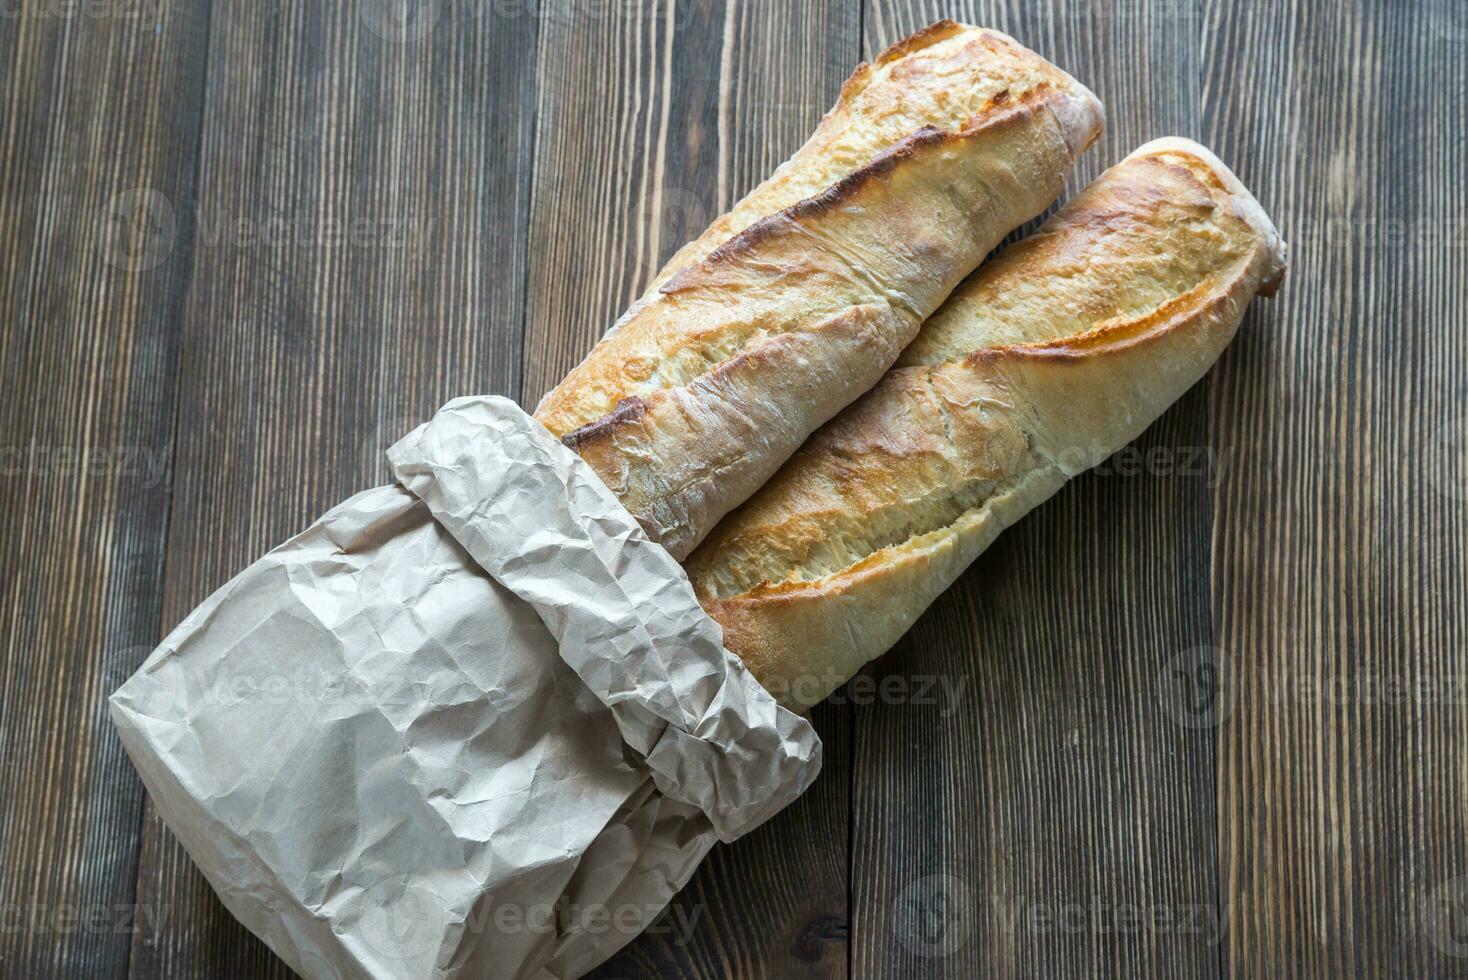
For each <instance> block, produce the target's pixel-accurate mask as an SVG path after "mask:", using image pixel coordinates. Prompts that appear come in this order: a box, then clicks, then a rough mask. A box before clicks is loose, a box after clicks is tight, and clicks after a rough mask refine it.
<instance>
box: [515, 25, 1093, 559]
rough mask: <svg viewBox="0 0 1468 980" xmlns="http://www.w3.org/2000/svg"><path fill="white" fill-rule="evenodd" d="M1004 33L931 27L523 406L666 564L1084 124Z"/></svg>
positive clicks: (885, 360) (752, 483) (877, 368)
mask: <svg viewBox="0 0 1468 980" xmlns="http://www.w3.org/2000/svg"><path fill="white" fill-rule="evenodd" d="M1101 124H1102V122H1101V106H1100V103H1099V102H1098V101H1097V100H1096V98H1095V96H1093V95H1092V94H1091V93H1090V92H1089V91H1087V90H1086V89H1085V88H1084V87H1083V86H1081V85H1080V84H1078V83H1077V82H1075V81H1074V80H1073V79H1071V78H1070V77H1069V76H1068V75H1066V74H1065V73H1064V72H1061V71H1060V70H1059V69H1057V68H1055V67H1054V66H1052V65H1050V64H1049V63H1048V62H1046V61H1045V60H1044V59H1042V58H1040V57H1039V56H1038V55H1036V54H1034V53H1033V52H1031V51H1028V50H1026V49H1024V48H1022V47H1020V46H1019V45H1018V44H1017V43H1016V42H1014V41H1013V40H1012V39H1010V38H1007V37H1005V36H1003V35H1001V34H996V33H994V32H992V31H984V30H979V29H976V28H970V27H963V26H960V25H957V24H952V23H948V22H945V23H942V24H937V25H934V26H933V27H931V28H929V29H928V30H926V31H924V32H921V33H919V34H917V35H915V36H914V37H912V38H909V39H908V40H907V41H904V42H902V43H901V44H899V45H897V46H895V47H893V48H892V49H890V50H888V51H887V52H886V53H884V54H883V55H882V56H881V57H880V58H879V59H878V60H877V62H876V65H875V66H874V67H866V66H863V67H861V68H860V69H858V71H857V72H856V74H855V75H854V76H852V78H851V80H850V81H849V82H847V84H846V86H845V87H844V88H843V90H842V93H841V97H840V101H839V102H838V103H837V105H836V107H835V108H834V109H832V111H831V112H830V113H828V114H827V116H826V117H825V119H824V120H823V121H822V123H821V125H820V127H819V128H818V129H817V130H816V133H815V135H814V136H812V137H811V139H810V141H809V142H807V144H806V145H805V146H804V147H803V148H802V149H801V150H800V151H799V152H798V153H797V154H796V155H795V157H794V158H792V159H791V160H790V161H789V162H788V163H786V164H785V165H784V166H782V167H781V168H780V169H779V171H777V172H776V173H775V175H774V176H772V177H771V178H770V179H769V180H768V181H766V182H765V183H764V184H762V185H761V186H760V187H759V188H758V189H756V190H755V191H754V192H753V193H751V194H750V195H749V197H747V198H745V199H744V200H743V201H741V202H740V203H739V204H738V205H736V206H735V207H734V209H733V210H732V211H730V212H729V213H728V214H726V215H724V216H723V217H722V218H720V219H718V220H717V221H716V222H715V223H714V225H713V226H712V227H711V228H710V229H709V230H708V231H707V232H706V233H705V234H703V235H702V236H700V237H699V238H698V239H697V240H696V241H695V242H692V243H690V244H689V245H688V246H686V247H685V248H684V249H683V250H682V251H681V252H679V253H678V255H677V256H676V257H675V258H674V260H673V261H672V262H670V263H669V265H668V267H667V268H666V269H665V270H664V271H663V272H662V273H661V274H660V275H659V277H658V280H657V283H656V285H655V287H654V288H653V289H652V290H651V291H649V292H648V294H647V295H645V296H644V297H643V298H642V299H640V300H638V301H637V302H636V303H635V304H633V306H632V308H631V309H629V310H628V311H627V313H626V314H624V316H623V317H622V318H621V320H619V321H618V323H617V324H616V326H615V327H614V328H613V330H612V331H611V332H610V333H609V334H608V335H607V336H606V337H604V338H603V339H602V341H601V342H600V343H599V344H597V346H596V348H595V349H594V350H592V352H591V354H590V355H589V356H588V357H587V358H586V360H585V361H584V362H582V364H581V365H580V366H579V367H577V368H576V369H575V370H574V371H572V372H571V373H570V375H568V376H567V378H566V379H565V380H564V381H563V382H562V383H561V384H560V385H559V386H558V387H557V388H556V389H555V390H554V391H552V392H550V394H548V395H547V396H546V397H545V399H544V400H543V401H542V402H541V404H540V406H539V407H538V408H537V409H536V413H535V415H536V418H537V419H538V420H539V421H540V422H541V423H542V424H544V425H545V426H546V428H548V429H549V430H550V431H551V432H552V433H554V434H556V435H557V436H560V437H562V438H563V439H564V441H565V442H566V444H567V445H569V446H571V447H572V448H574V449H576V450H577V452H579V453H580V454H581V455H582V457H583V458H585V459H586V460H587V462H589V463H590V464H591V466H592V468H593V469H595V470H596V471H597V473H598V475H600V476H601V477H602V479H603V480H605V481H606V483H607V485H608V486H609V487H610V488H611V489H612V491H613V492H615V493H616V494H617V495H618V497H619V499H620V500H621V501H622V503H623V504H624V505H626V507H627V508H628V510H630V511H631V512H632V513H633V514H634V515H635V516H636V517H637V518H638V520H639V521H640V522H641V523H642V525H643V526H644V527H645V528H646V529H647V531H648V533H649V535H650V536H652V537H653V538H654V539H655V540H658V541H660V542H661V543H662V544H663V545H664V546H665V547H667V549H668V550H669V551H670V552H672V553H673V554H674V555H675V556H676V557H678V558H683V557H685V556H686V555H687V554H688V553H689V552H690V551H691V550H692V549H693V547H694V545H696V544H697V543H698V542H699V541H700V540H701V539H702V538H703V536H704V535H705V534H706V533H707V532H708V530H709V529H710V528H711V527H713V525H714V524H715V523H716V522H717V521H718V520H719V518H721V517H723V516H724V514H726V513H727V512H728V511H729V510H730V509H732V508H733V507H734V506H736V505H737V504H739V503H740V502H741V501H743V500H744V499H745V498H746V497H748V496H749V495H750V494H751V493H753V492H754V491H755V490H756V489H757V488H758V487H759V486H760V484H762V483H763V482H764V481H765V480H766V479H767V478H768V477H769V476H770V475H771V474H773V473H774V472H775V470H776V469H777V468H778V467H779V466H780V464H781V463H783V462H784V461H785V460H786V459H787V458H788V457H789V455H790V454H791V453H792V452H794V451H795V449H796V448H797V447H798V446H799V445H800V444H801V443H802V442H803V441H804V440H805V439H806V437H807V436H809V435H810V434H811V433H812V432H813V431H815V429H816V428H817V427H819V426H820V425H821V424H822V423H823V422H825V421H826V420H827V419H829V418H830V417H831V416H833V415H834V414H835V413H836V412H837V411H839V410H840V409H841V408H842V407H844V406H845V405H847V404H848V403H849V402H851V401H852V400H853V399H854V398H856V397H857V396H858V395H860V394H861V393H862V392H864V391H866V390H867V389H868V388H870V387H871V386H872V385H873V384H875V383H876V381H877V379H878V378H880V377H881V376H882V373H883V372H884V371H886V369H887V368H888V367H890V366H891V364H892V363H893V361H894V360H895V359H896V357H897V355H898V354H899V353H900V352H901V350H902V348H903V347H904V346H906V344H907V343H908V342H909V341H911V340H912V338H913V337H914V336H915V335H916V333H917V330H918V327H919V326H920V325H921V324H922V321H923V320H924V319H925V318H926V317H927V316H928V315H929V314H931V313H932V312H933V310H935V309H937V307H938V306H939V305H940V304H941V303H942V301H943V300H944V299H945V298H946V297H947V296H948V294H949V292H950V291H952V289H953V288H954V287H955V286H956V285H957V284H958V283H959V282H960V281H961V280H962V279H963V277H964V276H966V275H967V274H968V273H969V272H970V271H972V270H973V268H974V267H975V266H976V265H978V263H979V262H980V260H982V259H983V257H984V255H985V254H986V253H987V252H988V251H989V250H990V249H992V248H993V247H994V246H995V245H997V244H998V243H999V242H1000V240H1001V239H1002V238H1003V237H1004V235H1005V234H1007V233H1008V232H1009V231H1010V230H1012V229H1013V228H1015V227H1016V226H1018V225H1020V224H1022V223H1023V222H1024V221H1026V220H1028V219H1029V218H1031V217H1033V216H1035V215H1036V214H1039V213H1040V212H1041V211H1043V210H1044V209H1045V208H1046V207H1047V206H1049V204H1050V202H1051V201H1053V200H1054V199H1055V197H1056V196H1057V195H1058V194H1059V193H1060V190H1061V188H1062V185H1063V183H1064V180H1065V176H1066V174H1067V173H1068V172H1069V170H1070V168H1071V166H1072V164H1073V163H1074V161H1075V159H1076V157H1077V156H1078V155H1079V154H1080V153H1081V152H1082V151H1083V150H1084V149H1085V148H1086V147H1088V146H1089V145H1090V144H1091V143H1092V142H1094V140H1095V139H1096V137H1097V135H1098V134H1099V132H1100V129H1101Z"/></svg>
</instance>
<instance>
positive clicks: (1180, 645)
mask: <svg viewBox="0 0 1468 980" xmlns="http://www.w3.org/2000/svg"><path fill="white" fill-rule="evenodd" d="M944 15H947V16H952V17H954V18H955V19H959V20H963V21H965V22H967V23H973V24H980V25H984V26H990V27H994V28H997V29H999V30H1002V31H1004V32H1006V33H1008V34H1011V35H1013V36H1014V37H1016V38H1017V39H1019V40H1020V41H1021V42H1022V43H1024V44H1026V45H1028V46H1030V47H1033V48H1034V49H1035V50H1037V51H1039V52H1040V53H1041V54H1043V55H1045V56H1047V57H1049V58H1050V59H1052V60H1053V61H1055V63H1057V64H1058V65H1060V66H1061V67H1063V68H1065V69H1066V70H1068V71H1070V72H1071V73H1073V74H1074V75H1075V76H1076V77H1077V78H1079V79H1080V80H1082V81H1083V82H1085V83H1086V84H1087V85H1089V86H1091V87H1092V88H1093V89H1094V90H1095V91H1096V92H1097V93H1098V94H1099V95H1100V96H1101V98H1102V99H1103V101H1104V102H1105V103H1106V108H1107V116H1108V131H1107V134H1106V136H1105V138H1104V140H1103V141H1102V143H1101V144H1100V145H1099V146H1098V147H1097V148H1096V149H1094V150H1092V151H1091V153H1090V154H1089V155H1088V156H1087V157H1086V159H1085V160H1084V162H1083V163H1082V165H1081V167H1080V168H1079V170H1078V174H1077V178H1076V179H1074V180H1072V182H1071V186H1072V187H1073V188H1074V187H1078V186H1080V185H1081V184H1083V183H1084V182H1085V181H1086V180H1089V179H1090V178H1091V177H1092V176H1094V175H1095V174H1097V173H1099V172H1100V170H1102V169H1103V168H1104V167H1105V166H1107V165H1108V164H1110V163H1114V162H1115V161H1116V160H1118V159H1120V158H1121V157H1122V156H1124V155H1125V154H1126V153H1127V152H1129V151H1130V150H1131V149H1133V148H1134V147H1135V146H1137V145H1138V144H1140V143H1142V142H1145V141H1146V140H1148V139H1151V138H1154V137H1158V136H1163V135H1169V134H1182V135H1193V134H1195V133H1196V129H1197V125H1198V123H1197V108H1198V104H1199V93H1198V86H1197V83H1196V81H1195V78H1196V64H1197V60H1196V53H1197V49H1198V40H1197V38H1198V33H1199V30H1200V27H1201V22H1200V20H1199V17H1198V16H1197V8H1196V7H1195V6H1194V5H1193V4H1192V3H1190V2H1181V3H1179V2H1174V0H1156V2H1137V3H1127V4H1116V5H1113V4H1107V3H1100V2H1098V3H1080V4H1073V3H1033V2H1029V0H1026V2H1023V3H1020V2H1013V3H1004V2H992V3H991V2H981V3H966V4H958V5H954V4H947V3H943V4H938V3H924V2H902V0H871V2H869V3H868V7H867V16H866V39H867V40H866V50H867V52H868V53H871V52H875V51H877V50H879V49H880V48H881V47H882V46H884V45H886V44H888V43H890V42H891V41H893V40H895V39H897V38H899V37H901V36H903V35H904V34H906V33H907V32H909V31H911V30H913V29H915V28H917V27H920V26H922V25H923V24H925V23H928V22H930V21H932V20H934V19H936V18H937V17H939V16H944ZM1246 329H1247V328H1246ZM1205 396H1206V392H1205V391H1204V390H1203V388H1202V387H1201V386H1200V388H1199V389H1196V390H1194V391H1193V392H1191V393H1190V394H1188V395H1186V396H1185V397H1184V398H1183V399H1182V400H1181V401H1180V402H1179V404H1178V405H1177V406H1176V407H1174V408H1173V409H1172V410H1171V411H1170V412H1168V413H1167V415H1166V416H1164V418H1163V419H1162V420H1161V421H1159V423H1158V424H1157V425H1155V426H1154V427H1153V428H1152V429H1151V430H1150V431H1149V432H1148V433H1147V434H1146V435H1145V436H1144V437H1143V438H1142V439H1141V440H1140V442H1139V443H1138V444H1137V445H1138V447H1139V448H1140V450H1141V451H1142V452H1143V453H1149V454H1155V455H1152V456H1150V457H1147V458H1150V459H1152V460H1153V462H1152V463H1151V464H1150V465H1146V466H1141V467H1137V468H1135V469H1134V467H1133V465H1132V464H1133V463H1135V462H1136V457H1124V458H1122V459H1119V460H1117V462H1116V463H1115V464H1114V465H1112V466H1110V467H1105V468H1103V469H1105V470H1107V472H1105V473H1102V474H1097V473H1093V474H1089V475H1087V476H1084V477H1082V478H1080V479H1077V480H1075V481H1074V482H1073V484H1072V485H1071V486H1069V487H1067V488H1065V489H1064V490H1062V491H1061V492H1060V493H1059V494H1058V495H1057V496H1056V498H1055V499H1054V500H1052V501H1051V502H1049V503H1047V504H1046V505H1044V506H1043V507H1041V508H1040V509H1039V510H1038V511H1037V512H1036V513H1035V514H1033V515H1031V516H1029V517H1027V518H1026V519H1025V520H1024V521H1022V522H1021V523H1020V524H1019V525H1018V526H1016V527H1014V528H1011V529H1010V530H1009V531H1007V532H1006V533H1005V535H1004V536H1003V537H1002V538H1001V539H1000V540H999V542H998V543H997V544H996V545H995V546H994V547H993V548H991V549H990V550H989V551H988V553H986V554H985V555H984V556H983V557H982V558H981V559H980V560H979V562H978V563H977V564H976V566H975V567H974V568H973V569H972V570H971V571H970V572H969V573H968V574H967V575H965V576H964V577H963V578H962V579H961V580H960V581H959V582H958V584H957V585H956V586H955V587H954V588H953V589H952V590H950V591H949V593H948V594H947V595H945V596H944V597H943V598H942V599H940V600H939V601H938V602H937V603H936V604H935V605H934V607H933V608H932V609H931V610H930V611H929V613H928V614H927V615H926V616H925V617H923V619H922V620H921V621H920V622H919V623H918V624H917V625H916V626H915V627H914V629H913V631H912V632H911V633H910V634H909V636H908V637H907V638H906V639H905V640H904V641H903V642H902V643H901V644H900V645H899V647H898V648H897V649H896V650H895V651H893V652H892V653H891V654H890V655H889V656H888V657H887V658H885V659H884V660H883V661H881V662H879V663H878V664H877V665H875V666H874V668H873V670H872V674H873V676H874V678H876V681H875V682H874V683H886V684H890V685H893V686H892V687H890V688H889V691H888V696H886V697H882V696H878V697H875V698H874V699H873V703H871V704H869V705H865V706H861V707H860V708H859V709H858V713H857V719H856V738H855V744H854V748H853V753H854V756H855V782H854V786H853V807H854V820H853V826H852V839H853V842H854V847H853V852H852V860H853V864H852V892H853V901H854V904H855V918H854V920H853V925H852V975H853V976H924V977H962V978H968V977H975V976H986V977H987V976H995V977H1003V976H1019V977H1030V976H1043V977H1093V976H1140V975H1148V976H1167V977H1195V976H1213V975H1216V974H1217V973H1218V970H1219V955H1220V951H1219V947H1218V945H1217V941H1218V939H1217V935H1216V931H1215V930H1216V927H1217V920H1219V919H1220V918H1221V915H1220V913H1219V910H1218V909H1217V905H1216V887H1217V886H1216V869H1215V860H1214V853H1213V849H1214V823H1213V785H1214V777H1213V745H1212V732H1211V731H1208V730H1207V729H1206V728H1198V727H1193V726H1192V725H1191V724H1190V721H1191V719H1189V718H1188V717H1186V716H1182V717H1181V721H1182V722H1183V723H1179V721H1178V720H1177V719H1175V718H1174V716H1173V715H1172V714H1171V713H1170V712H1169V711H1168V710H1167V709H1168V707H1169V703H1170V702H1169V701H1168V700H1167V699H1165V698H1163V697H1160V696H1159V694H1160V693H1163V689H1162V687H1161V685H1162V684H1164V683H1165V681H1166V679H1167V678H1168V676H1169V670H1168V668H1169V665H1170V664H1172V663H1173V662H1174V661H1175V658H1178V657H1179V656H1180V655H1182V656H1185V652H1186V651H1189V650H1193V649H1196V648H1199V647H1205V646H1207V645H1208V644H1209V643H1210V641H1211V629H1210V618H1209V607H1208V587H1207V586H1208V570H1209V537H1208V535H1209V522H1210V516H1211V514H1210V495H1209V479H1210V471H1209V470H1208V468H1207V467H1206V466H1199V465H1197V464H1198V460H1197V458H1196V454H1197V452H1198V451H1199V450H1200V449H1201V448H1202V447H1206V446H1208V445H1210V443H1209V440H1208V433H1207V400H1206V397H1205ZM1128 460H1130V462H1129V461H1128ZM1137 470H1140V471H1137ZM924 687H927V691H926V693H925V694H924V693H923V689H924ZM878 690H880V688H878Z"/></svg>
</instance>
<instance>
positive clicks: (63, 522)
mask: <svg viewBox="0 0 1468 980" xmlns="http://www.w3.org/2000/svg"><path fill="white" fill-rule="evenodd" d="M68 10H70V11H71V12H70V13H68ZM207 19H208V9H207V5H206V4H185V5H179V4H174V3H169V2H164V3H159V4H153V5H150V6H149V8H148V10H147V11H146V12H141V11H136V10H134V11H132V12H131V16H124V15H121V14H120V13H118V12H117V11H114V10H101V11H93V12H92V13H91V14H90V15H88V16H83V15H82V13H81V12H80V11H78V10H71V8H67V9H66V10H63V9H61V8H57V7H56V6H55V5H50V4H22V5H16V4H11V5H8V6H7V8H6V10H5V13H4V16H3V17H0V78H3V82H0V84H3V91H0V188H3V191H0V242H3V245H0V307H3V313H0V372H3V374H0V377H3V379H4V383H3V390H4V392H5V397H4V398H0V488H3V493H0V528H3V530H0V649H3V653H0V677H3V678H4V680H3V682H0V687H3V689H4V691H5V694H4V696H0V760H3V762H0V800H3V801H4V803H3V804H0V911H3V915H4V926H3V929H0V973H5V974H6V975H8V976H16V977H40V976H48V975H49V976H78V977H81V976H122V975H124V974H125V973H126V970H127V961H128V953H129V949H130V947H131V942H132V934H131V930H132V928H133V923H134V922H136V921H140V920H147V919H149V918H151V917H154V916H156V915H160V914H166V913H167V910H166V909H163V908H159V907H156V906H155V907H145V908H143V909H141V910H140V909H139V908H138V904H137V900H136V898H135V895H134V887H135V875H134V871H135V868H136V864H137V859H138V843H137V825H138V816H139V814H140V812H141V809H142V805H143V789H142V785H141V783H140V782H139V781H138V779H137V776H136V775H135V774H134V773H133V770H132V767H131V766H130V765H129V764H128V763H127V761H126V757H125V756H124V754H123V752H122V747H121V745H120V743H119V742H118V740H117V737H116V735H115V733H114V731H113V728H112V726H111V723H110V722H109V721H108V720H107V713H106V706H105V698H106V695H107V694H109V693H110V692H111V691H112V690H113V689H114V688H116V687H117V686H118V684H120V683H121V681H122V679H123V678H125V677H126V676H127V675H128V674H130V673H131V672H132V670H133V669H134V668H136V667H137V665H138V663H139V662H140V661H141V659H142V657H143V656H144V655H145V654H146V652H147V651H148V649H149V648H151V646H152V644H153V642H154V640H155V639H156V637H157V635H158V619H159V606H160V603H159V600H158V595H159V591H160V590H159V584H160V582H161V578H162V563H163V549H164V525H165V521H166V519H167V513H168V495H169V482H170V478H171V469H172V443H173V422H174V411H175V388H174V376H175V367H176V348H177V339H178V334H179V322H180V317H179V309H180V305H181V301H182V298H183V293H184V290H185V288H186V286H187V282H188V274H189V262H190V247H189V243H190V239H191V236H192V234H193V229H192V223H191V221H190V220H189V218H188V212H189V211H190V209H191V206H192V200H193V195H194V183H195V175H196V163H197V154H196V146H197V134H198V128H199V122H200V107H201V100H200V96H201V93H202V91H203V77H204V28H205V24H206V23H207Z"/></svg>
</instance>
